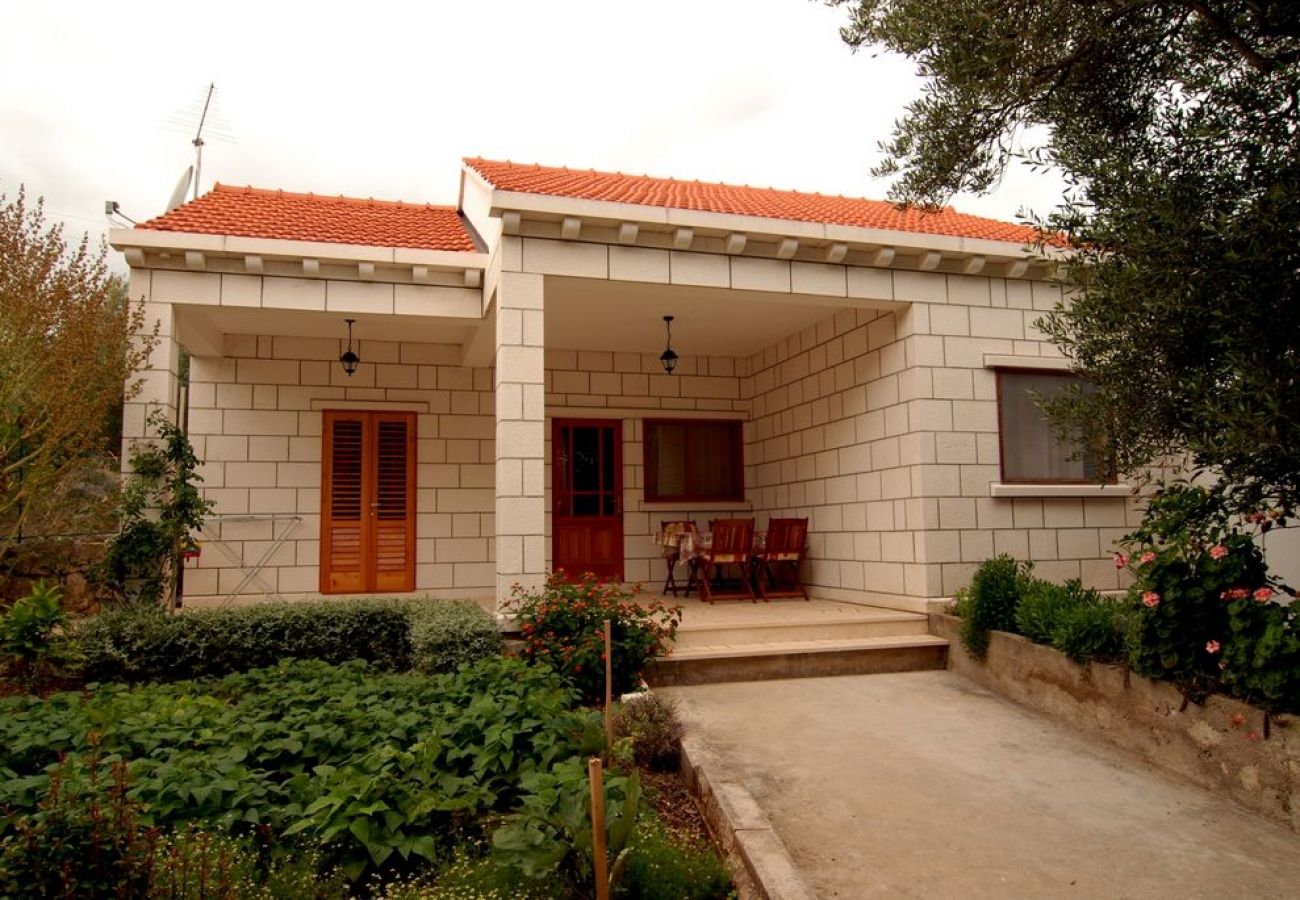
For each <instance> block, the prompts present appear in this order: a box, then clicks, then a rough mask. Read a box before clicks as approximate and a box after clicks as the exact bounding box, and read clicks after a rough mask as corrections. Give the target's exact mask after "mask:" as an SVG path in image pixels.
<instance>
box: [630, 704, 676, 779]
mask: <svg viewBox="0 0 1300 900" xmlns="http://www.w3.org/2000/svg"><path fill="white" fill-rule="evenodd" d="M684 730H685V729H684V727H683V726H682V721H681V719H680V718H678V716H677V701H676V700H673V699H672V698H669V697H664V696H661V695H659V694H644V695H641V696H638V697H636V698H635V699H630V700H629V701H628V702H626V703H623V704H621V705H620V706H619V707H618V709H617V711H616V712H615V714H614V736H615V737H618V738H629V739H630V740H631V741H632V759H633V760H635V761H636V764H637V765H639V766H647V767H649V768H651V769H658V770H660V771H666V772H673V771H676V770H677V766H678V764H679V762H680V760H681V744H682V733H683V731H684Z"/></svg>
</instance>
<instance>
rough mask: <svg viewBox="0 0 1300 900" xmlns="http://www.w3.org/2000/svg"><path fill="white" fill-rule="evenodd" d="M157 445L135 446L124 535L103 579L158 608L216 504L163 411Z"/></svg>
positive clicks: (156, 425) (155, 425) (156, 422)
mask: <svg viewBox="0 0 1300 900" xmlns="http://www.w3.org/2000/svg"><path fill="white" fill-rule="evenodd" d="M147 421H148V425H149V428H150V429H152V430H153V432H154V433H155V434H156V435H157V440H156V442H153V441H151V442H141V443H137V444H136V446H135V448H134V449H133V450H132V453H131V475H130V477H129V479H128V481H127V485H126V487H125V488H124V489H123V491H122V497H121V530H120V532H119V533H118V535H117V536H116V537H115V538H114V539H113V541H112V543H110V544H109V547H108V552H107V554H106V555H105V557H104V560H103V562H102V563H101V564H100V568H99V573H98V574H99V577H100V579H101V580H102V581H103V583H104V585H105V587H107V588H108V589H109V590H110V591H111V592H112V593H113V594H115V595H116V596H117V597H119V598H120V599H123V600H127V601H130V602H139V603H143V604H154V605H157V604H160V603H161V602H162V601H163V600H164V599H166V597H167V596H168V595H169V594H170V591H171V586H172V584H171V582H172V579H173V577H174V574H175V572H174V566H175V562H176V559H177V557H178V555H179V554H180V552H181V550H182V549H183V548H184V547H185V546H187V545H188V544H189V542H190V541H191V540H192V537H191V536H192V535H194V534H197V533H198V532H199V531H201V530H202V528H203V519H204V517H205V516H207V515H208V513H210V512H211V511H212V505H213V504H212V501H211V500H206V499H204V498H203V495H202V494H201V493H200V492H199V488H198V483H199V482H201V481H202V480H203V477H202V476H201V475H199V474H198V471H197V469H198V465H199V460H198V457H196V456H195V455H194V448H193V447H192V446H191V445H190V441H189V438H188V437H187V436H186V434H185V432H183V431H181V429H180V428H178V427H177V426H176V425H175V424H174V423H172V422H170V421H168V420H167V417H166V416H165V415H164V414H163V412H162V410H160V409H155V410H154V411H153V412H151V413H150V414H149V418H148V420H147Z"/></svg>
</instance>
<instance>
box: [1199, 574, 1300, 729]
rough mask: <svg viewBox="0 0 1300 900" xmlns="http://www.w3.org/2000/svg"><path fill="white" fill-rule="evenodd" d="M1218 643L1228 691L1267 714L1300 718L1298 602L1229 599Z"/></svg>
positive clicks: (1299, 629)
mask: <svg viewBox="0 0 1300 900" xmlns="http://www.w3.org/2000/svg"><path fill="white" fill-rule="evenodd" d="M1222 644H1223V646H1222V654H1223V683H1224V685H1225V686H1226V687H1227V688H1228V690H1230V691H1231V692H1232V693H1233V694H1235V695H1236V696H1238V697H1240V698H1241V699H1243V700H1245V701H1246V702H1247V703H1253V704H1255V705H1256V706H1259V707H1260V708H1262V709H1266V710H1268V711H1269V712H1289V713H1298V714H1300V600H1292V601H1291V602H1290V603H1289V604H1281V603H1274V602H1272V601H1271V600H1264V601H1260V600H1257V599H1255V598H1254V597H1248V598H1242V599H1239V600H1234V601H1231V602H1230V603H1229V604H1228V637H1227V639H1226V640H1224V641H1223V642H1222ZM1212 655H1213V654H1212Z"/></svg>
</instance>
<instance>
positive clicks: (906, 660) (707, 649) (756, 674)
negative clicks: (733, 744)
mask: <svg viewBox="0 0 1300 900" xmlns="http://www.w3.org/2000/svg"><path fill="white" fill-rule="evenodd" d="M947 658H948V642H947V641H946V640H944V639H943V638H938V637H933V636H931V635H928V634H894V635H879V636H875V637H858V638H833V639H812V640H785V641H768V642H766V643H758V644H711V645H696V646H693V647H677V648H674V649H673V651H672V652H671V653H670V654H669V655H668V656H666V657H663V658H662V659H657V660H655V661H654V662H652V663H651V664H650V667H649V669H648V671H647V672H646V680H647V681H648V682H649V683H650V684H651V685H675V684H709V683H715V682H723V681H761V680H763V679H767V678H813V677H820V676H827V675H863V674H870V673H878V672H910V671H918V670H923V669H942V668H944V666H945V665H946V664H947Z"/></svg>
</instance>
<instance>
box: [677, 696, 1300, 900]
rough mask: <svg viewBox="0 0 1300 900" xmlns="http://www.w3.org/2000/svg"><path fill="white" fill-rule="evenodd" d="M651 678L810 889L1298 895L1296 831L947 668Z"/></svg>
mask: <svg viewBox="0 0 1300 900" xmlns="http://www.w3.org/2000/svg"><path fill="white" fill-rule="evenodd" d="M661 690H662V691H663V693H665V694H668V695H672V696H675V697H677V698H679V699H680V700H681V702H682V712H683V716H684V718H685V719H686V720H687V724H688V728H689V730H690V731H691V732H692V733H693V734H695V735H697V736H699V737H701V738H703V740H704V741H705V742H706V743H707V744H708V745H709V746H710V748H711V749H712V750H714V751H715V752H716V753H717V754H718V755H719V756H720V757H721V765H722V766H723V767H726V768H727V769H729V770H730V771H729V775H730V777H732V778H734V779H736V780H739V781H741V782H742V783H743V784H744V785H745V786H746V787H747V788H748V789H749V790H750V792H751V793H752V794H753V796H754V797H755V799H757V801H758V803H759V805H760V806H762V808H763V809H764V811H766V812H767V814H768V816H769V817H770V818H771V819H772V822H773V826H774V827H775V829H776V831H777V832H778V833H779V834H780V836H781V838H782V839H783V840H784V841H785V843H786V845H787V846H788V847H789V849H790V852H791V854H792V855H793V857H794V860H795V863H796V864H797V865H798V866H799V867H800V869H801V870H802V871H803V873H804V874H805V876H806V877H807V878H808V880H809V882H810V883H811V884H812V886H813V887H814V888H815V889H816V890H817V892H818V894H819V895H820V896H822V897H827V898H830V897H852V898H875V897H889V898H893V897H926V898H943V897H954V898H956V897H960V898H982V897H988V898H994V897H996V898H1020V897H1032V898H1037V897H1044V898H1055V897H1068V898H1093V897H1096V898H1121V897H1123V898H1165V897H1169V898H1197V897H1205V898H1233V897H1243V898H1245V897H1249V898H1273V897H1276V898H1300V835H1296V834H1294V833H1293V832H1291V831H1288V830H1286V829H1284V828H1282V827H1281V826H1278V825H1274V824H1273V823H1271V822H1267V821H1265V820H1263V819H1260V818H1258V817H1256V816H1255V815H1253V814H1251V813H1249V812H1246V811H1244V810H1241V809H1239V808H1238V807H1236V806H1235V805H1233V804H1232V802H1231V801H1228V800H1224V799H1221V798H1219V797H1217V796H1215V795H1213V794H1211V793H1209V792H1207V791H1205V790H1202V789H1200V788H1198V787H1196V786H1194V785H1192V784H1190V783H1188V782H1185V781H1182V780H1181V779H1179V778H1176V777H1174V776H1172V775H1168V774H1165V773H1164V772H1162V771H1161V770H1158V769H1156V768H1154V767H1152V766H1150V765H1148V764H1147V763H1145V762H1143V761H1142V760H1141V759H1139V758H1138V757H1136V756H1133V755H1130V754H1128V753H1126V752H1124V751H1121V750H1116V749H1112V748H1110V747H1108V746H1106V745H1103V744H1100V743H1095V742H1093V741H1092V740H1090V739H1088V738H1085V737H1083V736H1081V735H1079V734H1077V733H1075V732H1074V731H1072V730H1070V729H1069V728H1066V727H1064V726H1061V725H1058V724H1055V723H1053V722H1051V721H1050V720H1048V719H1045V718H1042V717H1040V716H1038V715H1037V714H1035V713H1032V712H1029V711H1027V710H1024V709H1022V708H1020V707H1018V706H1015V705H1014V704H1012V703H1010V702H1008V701H1006V700H1003V699H1002V698H1000V697H998V696H996V695H994V694H992V693H990V692H988V691H986V690H984V689H982V688H980V687H978V686H977V685H975V684H973V683H972V682H970V681H967V680H966V679H964V678H962V677H961V676H959V675H956V674H954V673H952V672H909V673H905V674H899V675H856V676H845V677H839V678H808V679H797V680H789V681H767V682H751V683H745V684H714V685H700V686H694V687H680V688H662V689H661Z"/></svg>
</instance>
